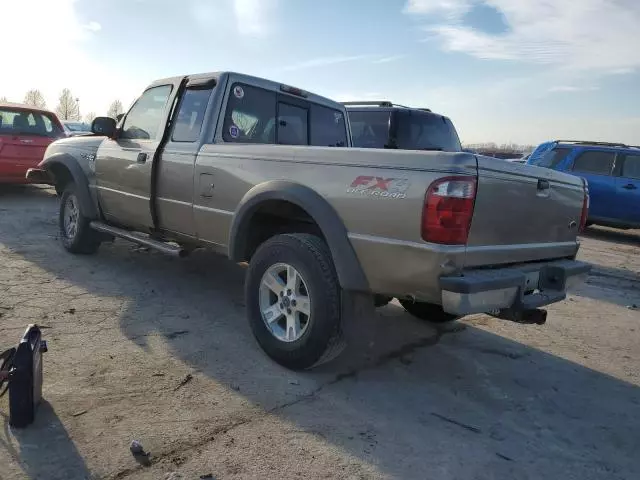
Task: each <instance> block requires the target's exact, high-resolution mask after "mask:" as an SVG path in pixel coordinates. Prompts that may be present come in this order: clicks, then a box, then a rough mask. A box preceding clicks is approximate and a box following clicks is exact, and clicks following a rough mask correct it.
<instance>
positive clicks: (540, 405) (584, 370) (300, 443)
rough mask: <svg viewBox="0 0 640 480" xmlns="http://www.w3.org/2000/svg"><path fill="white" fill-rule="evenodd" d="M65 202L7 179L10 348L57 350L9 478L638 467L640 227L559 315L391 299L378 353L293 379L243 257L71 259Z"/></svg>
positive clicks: (19, 436)
mask: <svg viewBox="0 0 640 480" xmlns="http://www.w3.org/2000/svg"><path fill="white" fill-rule="evenodd" d="M56 208H57V207H56V198H55V196H54V195H53V193H52V191H51V190H47V189H42V188H37V187H30V188H10V189H9V188H3V189H2V190H0V346H1V347H3V348H6V347H8V346H10V344H12V343H14V341H15V340H17V338H18V337H19V336H20V335H21V333H22V331H23V330H24V328H25V325H26V324H27V323H29V322H37V323H39V324H41V325H42V326H43V328H44V332H45V337H46V339H47V340H48V342H49V349H50V351H49V353H48V354H47V355H46V359H45V361H46V370H45V382H46V384H45V388H44V397H45V399H46V402H45V403H44V404H43V405H42V406H41V408H40V410H39V412H38V416H37V421H36V423H35V424H34V425H33V426H32V427H30V428H28V429H26V430H23V431H11V430H10V429H9V427H8V418H7V417H6V414H7V412H8V407H7V402H6V399H3V400H2V401H0V414H1V415H2V421H3V426H4V428H3V429H2V431H0V479H2V480H8V479H21V478H42V479H75V478H120V479H122V478H126V479H143V478H144V479H163V478H173V479H178V478H184V479H192V478H196V479H197V478H202V477H201V476H204V475H207V474H211V475H212V477H211V478H217V479H229V478H237V479H248V478H256V479H289V478H345V479H362V478H398V479H409V478H434V479H435V478H437V479H493V478H495V479H506V478H510V479H521V478H522V479H527V478H531V479H540V478H547V479H563V480H569V479H579V480H587V479H595V478H607V479H638V478H640V464H639V463H638V452H639V451H640V388H638V387H639V385H640V310H635V309H633V308H629V307H632V306H633V305H634V304H635V305H639V306H640V234H639V233H638V232H623V233H621V232H614V231H608V230H604V229H592V231H591V232H590V233H589V236H588V238H585V239H584V242H583V247H582V250H581V258H582V259H584V260H587V261H589V262H592V263H593V264H594V265H595V270H594V272H593V275H591V276H590V278H589V280H588V283H587V284H586V285H584V286H582V287H580V289H579V290H577V291H575V292H573V294H572V295H571V296H570V298H569V299H568V301H566V302H563V303H562V304H560V305H556V306H553V307H552V308H550V315H549V322H548V323H547V325H545V326H543V327H537V326H519V325H515V324H510V323H508V322H502V321H499V320H494V319H491V318H489V317H486V316H482V315H479V316H475V317H471V318H468V319H465V320H464V321H461V322H457V325H454V328H451V327H450V328H449V329H447V331H438V330H436V329H435V328H434V327H433V326H431V325H427V324H424V323H422V322H420V321H417V320H414V319H412V318H411V317H409V316H408V315H406V314H405V313H404V312H403V310H402V309H401V308H400V307H399V306H397V305H389V306H387V307H385V308H383V309H380V310H379V314H378V315H377V317H376V318H375V319H372V321H371V329H372V335H373V337H374V339H375V342H374V344H373V345H372V347H371V349H369V350H367V351H365V350H364V349H362V348H361V349H358V350H357V351H351V352H349V354H348V355H345V356H344V357H342V358H341V359H340V360H339V361H338V362H336V363H333V364H330V365H328V366H325V367H323V368H322V369H320V370H316V371H313V372H308V373H293V372H290V371H287V370H285V369H283V368H280V367H278V366H277V365H275V364H273V363H272V362H271V361H269V360H268V359H267V358H266V357H265V356H264V354H263V353H262V352H261V351H260V350H259V348H258V347H257V345H256V344H255V342H254V340H253V338H252V336H251V334H250V331H249V328H248V326H247V324H246V322H245V320H244V305H243V293H242V283H243V276H244V272H243V270H242V269H241V268H240V267H238V266H236V265H234V264H232V263H230V262H228V261H227V260H225V259H223V258H219V257H216V256H213V255H211V254H207V253H196V254H194V255H193V256H192V257H190V258H188V259H186V260H178V259H172V258H167V257H164V256H162V255H160V254H156V253H153V252H148V251H144V250H141V249H139V248H136V247H133V246H132V245H130V244H127V243H125V242H116V243H114V244H109V245H105V246H103V247H102V248H101V250H100V252H99V254H98V255H95V256H90V257H85V256H71V255H69V254H67V253H65V252H64V251H63V250H62V248H61V247H60V246H59V244H58V241H57V227H56V211H57V209H56ZM133 439H137V440H139V441H140V442H142V444H143V445H144V447H145V448H146V449H147V450H149V451H150V452H151V466H148V467H144V466H141V465H139V464H138V463H137V462H136V461H135V459H134V458H133V457H132V455H131V453H130V452H129V443H130V442H131V440H133ZM172 472H176V473H174V474H173V475H171V473H172Z"/></svg>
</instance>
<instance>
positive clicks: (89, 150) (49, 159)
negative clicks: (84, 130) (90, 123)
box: [39, 135, 106, 182]
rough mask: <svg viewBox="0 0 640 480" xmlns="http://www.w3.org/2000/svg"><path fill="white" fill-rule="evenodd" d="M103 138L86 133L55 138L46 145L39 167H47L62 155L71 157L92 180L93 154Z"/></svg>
mask: <svg viewBox="0 0 640 480" xmlns="http://www.w3.org/2000/svg"><path fill="white" fill-rule="evenodd" d="M105 138H106V137H103V136H98V135H90V136H89V135H87V136H79V137H69V138H63V139H61V140H57V141H55V142H53V143H52V144H51V145H49V147H47V150H46V152H45V153H44V158H43V160H42V161H41V162H40V165H39V167H40V168H44V169H47V168H48V167H50V166H51V165H52V164H54V163H56V162H57V161H58V159H59V158H61V157H63V156H65V157H73V159H74V160H75V161H76V162H77V163H78V165H79V166H80V167H81V168H82V170H83V172H84V174H85V175H86V176H87V178H88V179H89V181H90V182H92V181H93V177H94V167H95V154H96V152H97V151H98V147H100V144H101V143H102V142H103V141H104V139H105Z"/></svg>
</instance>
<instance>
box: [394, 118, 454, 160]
mask: <svg viewBox="0 0 640 480" xmlns="http://www.w3.org/2000/svg"><path fill="white" fill-rule="evenodd" d="M396 119H397V120H396V121H397V147H398V148H401V149H403V150H442V151H445V152H460V151H461V150H462V148H461V146H460V139H459V138H458V134H457V132H456V129H455V128H454V126H453V124H452V123H451V120H449V119H448V118H447V117H443V116H441V115H437V114H434V113H429V112H420V111H400V112H398V113H397V116H396Z"/></svg>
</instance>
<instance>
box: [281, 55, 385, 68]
mask: <svg viewBox="0 0 640 480" xmlns="http://www.w3.org/2000/svg"><path fill="white" fill-rule="evenodd" d="M373 57H374V56H373V55H337V56H333V57H319V58H312V59H311V60H306V61H304V62H300V63H296V64H293V65H289V66H286V67H283V68H282V70H284V71H293V70H303V69H306V68H317V67H326V66H329V65H336V64H338V63H348V62H358V61H361V60H367V59H370V58H373Z"/></svg>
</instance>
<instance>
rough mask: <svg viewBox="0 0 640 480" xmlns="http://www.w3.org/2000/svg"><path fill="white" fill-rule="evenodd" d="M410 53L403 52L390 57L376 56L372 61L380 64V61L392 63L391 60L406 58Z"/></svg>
mask: <svg viewBox="0 0 640 480" xmlns="http://www.w3.org/2000/svg"><path fill="white" fill-rule="evenodd" d="M407 56H408V55H406V54H401V55H391V56H389V57H382V58H376V59H375V60H373V61H372V62H371V63H375V64H379V63H391V62H396V61H398V60H402V59H403V58H406V57H407Z"/></svg>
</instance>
